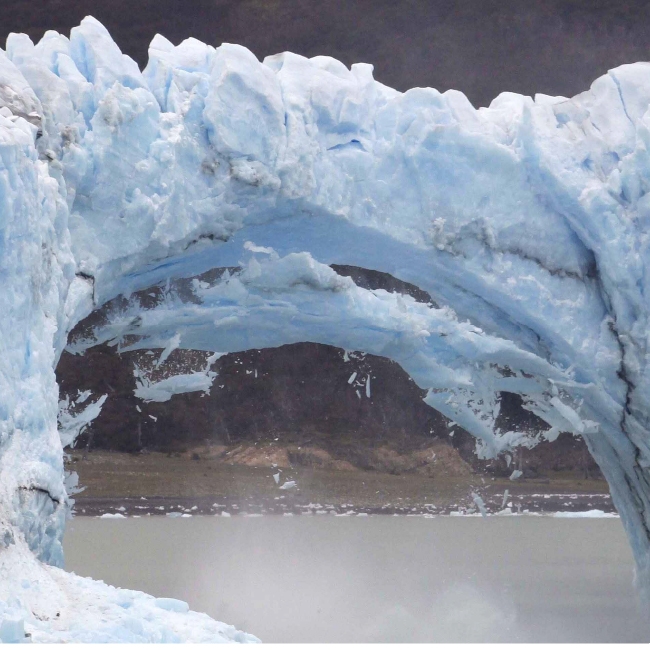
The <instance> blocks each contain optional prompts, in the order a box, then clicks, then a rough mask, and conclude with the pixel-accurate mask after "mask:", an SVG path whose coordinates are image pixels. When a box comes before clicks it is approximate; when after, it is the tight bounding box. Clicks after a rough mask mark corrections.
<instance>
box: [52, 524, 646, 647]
mask: <svg viewBox="0 0 650 650" xmlns="http://www.w3.org/2000/svg"><path fill="white" fill-rule="evenodd" d="M64 547H65V553H66V569H68V570H70V571H74V572H75V573H77V574H79V575H84V576H91V577H93V578H97V579H101V580H104V581H105V582H107V583H109V584H113V585H117V586H120V587H125V588H130V589H137V590H141V591H145V592H148V593H150V594H154V595H156V596H171V597H175V598H180V599H182V600H186V601H187V602H188V603H189V604H190V606H191V608H192V609H195V610H198V611H204V612H207V613H208V614H210V615H211V616H213V617H214V618H216V619H218V620H221V621H225V622H227V623H231V624H233V625H235V626H236V627H238V628H239V629H243V630H245V631H247V632H251V633H253V634H255V635H257V636H258V637H260V639H262V640H263V641H266V642H346V641H347V642H409V641H412V642H481V641H485V642H508V641H518V642H648V641H650V623H649V622H648V617H647V616H646V615H644V612H643V609H642V608H641V606H640V605H639V602H638V599H637V595H636V593H635V591H634V587H633V584H632V581H633V561H632V556H631V552H630V550H629V548H628V545H627V542H626V539H625V535H624V532H623V528H622V526H621V523H620V521H619V520H618V519H556V518H552V517H526V516H521V517H488V518H486V519H482V518H479V517H436V518H431V519H428V518H423V517H406V516H395V517H392V516H369V517H355V516H352V517H335V516H332V515H321V516H294V517H281V516H272V515H271V516H263V517H244V516H236V517H230V518H227V517H210V516H195V517H188V518H170V517H163V516H157V517H142V518H127V519H99V518H93V517H77V518H75V519H74V520H73V521H71V522H69V523H68V527H67V530H66V536H65V541H64Z"/></svg>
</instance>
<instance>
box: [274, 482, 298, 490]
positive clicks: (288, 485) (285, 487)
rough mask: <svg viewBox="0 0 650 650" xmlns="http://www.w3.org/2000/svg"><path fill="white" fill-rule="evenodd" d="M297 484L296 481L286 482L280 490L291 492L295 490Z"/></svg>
mask: <svg viewBox="0 0 650 650" xmlns="http://www.w3.org/2000/svg"><path fill="white" fill-rule="evenodd" d="M296 485H297V483H296V482H295V481H285V482H284V483H283V484H282V485H281V486H280V487H279V488H278V490H291V489H293V488H295V487H296Z"/></svg>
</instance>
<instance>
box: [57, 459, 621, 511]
mask: <svg viewBox="0 0 650 650" xmlns="http://www.w3.org/2000/svg"><path fill="white" fill-rule="evenodd" d="M68 469H73V470H75V471H77V472H78V473H79V476H80V483H81V485H84V486H86V489H85V491H84V492H82V493H81V494H79V495H78V496H77V497H76V504H75V513H76V514H77V515H80V516H100V515H102V514H106V513H122V514H124V515H127V516H134V515H164V514H168V513H178V514H202V515H208V514H209V515H215V514H221V513H222V512H227V513H228V514H231V515H235V514H244V513H246V514H249V515H260V514H280V515H282V514H303V513H304V514H310V513H311V514H315V513H318V514H325V513H327V512H332V513H334V514H339V515H340V514H346V513H348V512H354V513H362V514H363V513H365V514H385V515H396V514H397V515H408V514H412V515H425V514H449V513H452V512H458V511H461V512H465V511H468V510H469V511H472V510H477V506H476V504H475V502H474V498H473V496H472V494H473V493H474V494H477V495H479V496H480V498H481V499H482V501H483V502H484V504H485V509H486V511H487V512H488V513H496V512H499V511H500V510H501V509H502V505H503V503H504V493H505V491H506V490H508V497H507V498H506V499H505V503H506V507H508V506H509V507H510V508H511V509H512V511H513V512H522V513H523V512H525V511H529V512H531V513H542V512H556V511H571V512H577V511H585V510H592V509H599V510H603V511H605V512H614V506H613V504H612V500H611V497H610V495H609V493H608V490H607V484H606V483H605V482H604V481H602V480H594V479H583V478H581V477H580V476H579V475H576V474H575V473H574V474H570V473H553V474H552V475H550V476H547V477H543V478H538V479H519V480H517V481H510V480H508V479H507V478H496V477H489V476H484V475H479V474H463V475H450V474H446V475H444V474H443V475H439V476H435V477H430V476H425V475H421V474H417V473H415V474H414V473H410V474H399V475H395V474H386V473H381V472H377V471H365V470H354V471H351V470H332V469H318V468H309V467H288V468H287V467H284V468H277V467H272V466H266V467H250V466H246V465H230V464H227V463H222V462H214V461H209V460H207V461H206V460H202V461H193V460H191V459H189V458H187V457H173V456H169V455H166V454H160V453H158V454H146V455H133V454H123V453H117V452H93V453H92V454H89V455H88V457H87V459H85V460H81V459H79V460H77V462H72V463H68ZM274 475H278V476H277V479H278V483H276V481H275V478H274ZM288 481H295V482H296V485H295V487H291V488H289V489H285V490H282V489H280V487H281V486H282V485H283V484H284V483H285V482H288Z"/></svg>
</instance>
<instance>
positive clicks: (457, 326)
mask: <svg viewBox="0 0 650 650" xmlns="http://www.w3.org/2000/svg"><path fill="white" fill-rule="evenodd" d="M0 89H2V90H0V276H1V277H2V284H1V286H0V315H1V316H0V340H1V341H2V343H3V352H2V355H0V540H2V542H1V545H2V548H1V549H0V578H1V579H0V612H1V613H0V616H1V617H2V620H3V621H5V620H6V621H10V622H11V621H14V622H16V621H19V620H20V621H23V623H24V629H25V631H26V632H27V633H29V634H31V635H32V638H33V639H35V640H66V641H73V640H169V639H173V640H204V639H208V638H210V639H212V640H254V639H253V638H252V637H248V636H245V635H243V634H242V633H238V632H236V631H234V630H233V629H232V628H229V627H228V626H225V625H223V624H218V623H215V622H213V621H210V619H208V618H207V617H205V616H203V615H200V614H195V613H192V612H185V613H184V612H177V611H173V612H169V611H167V610H161V609H160V608H159V607H157V606H156V605H155V600H154V599H153V598H152V597H149V596H145V595H143V594H136V593H135V592H128V591H125V590H118V589H113V588H112V587H107V586H106V585H104V584H102V583H99V582H95V581H92V580H90V579H86V578H79V577H77V576H73V575H71V574H67V573H64V572H63V571H62V570H61V569H59V568H56V567H60V566H61V565H62V564H63V555H62V548H61V537H62V535H63V530H64V524H65V518H66V512H67V506H68V504H69V494H68V491H67V488H66V477H65V476H64V471H63V454H62V444H68V443H70V442H71V438H72V437H73V436H74V435H75V431H78V430H80V429H81V428H82V426H83V423H84V418H85V422H86V423H87V422H88V419H87V418H89V417H90V416H91V415H92V413H93V411H91V412H88V413H87V414H85V415H84V416H83V417H82V419H78V420H75V421H74V422H73V421H72V420H70V421H69V422H68V425H69V426H68V425H66V423H65V422H62V428H61V433H59V431H58V430H57V413H58V411H59V404H58V390H57V386H56V381H55V375H54V368H55V367H56V364H57V361H58V359H59V356H60V355H61V353H62V351H63V350H64V348H66V346H68V349H70V350H71V351H72V352H82V351H83V350H84V349H85V348H87V347H90V346H92V345H94V344H97V343H100V342H103V341H108V342H111V343H114V344H116V343H117V344H119V345H120V346H121V349H149V350H151V349H160V350H162V354H161V355H160V356H159V357H158V363H159V365H160V364H163V363H164V362H165V359H166V355H169V354H171V352H172V351H173V350H174V349H176V348H177V347H183V348H190V349H197V350H205V351H209V352H216V351H219V352H220V353H221V352H236V351H241V350H246V349H250V348H263V347H273V346H279V345H284V344H287V343H294V342H299V341H313V342H320V343H325V344H329V345H333V346H337V347H339V348H341V349H343V350H359V351H363V352H365V353H372V354H377V355H382V356H385V357H388V358H390V359H392V360H394V361H396V362H397V363H400V364H401V365H402V367H403V368H404V369H405V370H406V371H407V372H408V373H409V374H410V376H411V377H412V378H413V380H414V381H415V382H416V383H417V384H418V385H419V386H420V387H421V388H423V389H425V390H426V391H427V393H426V398H425V401H426V402H427V403H428V404H429V405H431V406H432V407H434V408H436V409H438V410H439V411H441V412H442V413H443V414H444V415H446V416H447V417H449V418H450V419H451V420H453V421H454V422H455V423H457V424H458V425H459V426H461V427H464V428H465V429H467V430H468V431H470V432H472V433H473V434H474V435H475V436H476V437H477V452H478V453H479V454H481V455H482V456H493V455H495V454H497V453H500V452H507V451H511V450H512V449H514V448H515V447H517V446H520V445H524V446H532V445H534V444H535V443H536V442H537V438H536V437H534V436H530V435H525V434H522V433H521V432H517V431H499V430H496V428H495V422H496V420H497V416H498V414H499V408H500V401H499V396H500V393H501V392H502V391H509V392H513V393H518V394H519V395H521V396H522V397H523V400H524V405H525V407H526V408H528V409H529V410H531V411H532V412H534V413H536V414H537V415H539V416H540V417H541V418H543V419H544V420H545V421H546V422H547V423H548V424H549V426H550V427H551V429H550V435H557V433H558V432H559V431H571V432H573V433H575V434H580V435H582V436H584V438H585V440H586V442H587V445H588V447H589V449H590V451H591V453H592V455H593V456H594V458H595V459H596V461H597V462H598V464H599V465H600V467H601V469H602V471H603V473H604V475H605V476H606V478H607V480H608V481H609V484H610V487H611V491H612V497H613V500H614V503H615V505H616V507H617V509H618V511H619V513H620V515H621V520H622V522H623V524H624V526H625V528H626V531H627V534H628V537H629V539H630V543H631V546H632V549H633V551H634V554H635V558H636V562H637V568H638V571H637V575H638V580H639V584H640V586H642V587H644V588H646V589H647V588H648V586H650V539H649V533H648V531H649V530H650V472H649V468H650V433H649V430H648V427H649V426H650V406H649V405H650V367H649V365H648V363H647V360H648V358H649V357H648V335H647V333H648V331H650V327H649V323H648V315H649V313H650V303H649V301H650V292H646V291H645V287H646V286H647V285H648V283H649V282H650V278H649V266H648V263H649V261H650V257H649V255H648V246H649V245H650V238H649V237H648V226H649V224H650V198H649V197H650V153H649V152H650V111H648V106H649V104H650V64H647V63H637V64H633V65H624V66H621V67H619V68H616V69H615V70H611V71H610V72H608V73H607V74H606V75H604V76H602V77H601V78H599V79H597V80H596V81H595V82H594V83H593V84H592V86H591V88H590V89H589V90H587V91H585V92H584V93H582V94H580V95H577V96H576V97H574V98H572V99H566V98H551V97H548V96H545V95H537V96H536V97H534V98H531V97H523V96H520V95H515V94H512V93H503V94H501V95H500V96H499V97H497V98H496V99H495V100H494V101H493V102H492V103H491V105H490V106H489V107H486V108H479V109H476V108H474V107H473V106H472V105H471V104H470V102H469V101H468V100H467V99H466V98H465V97H464V95H462V94H461V93H459V92H456V91H447V92H445V93H439V92H438V91H436V90H434V89H430V88H428V89H427V88H415V89H412V90H410V91H408V92H405V93H399V92H397V91H395V90H392V89H390V88H387V87H386V86H384V85H382V84H380V83H378V82H376V81H374V79H373V77H372V66H370V65H366V64H356V65H353V66H352V67H351V68H349V69H348V68H347V67H346V66H345V65H343V64H342V63H340V62H338V61H335V60H334V59H331V58H329V57H326V56H317V57H314V58H312V59H307V58H305V57H302V56H298V55H295V54H291V53H283V54H279V55H275V56H271V57H267V58H266V59H265V60H264V61H262V62H260V61H258V60H257V59H256V57H255V56H254V55H253V54H252V53H251V52H250V51H248V50H247V49H245V48H243V47H240V46H237V45H230V44H223V45H221V46H220V47H218V48H214V47H212V46H209V45H205V44H203V43H200V42H199V41H196V40H194V39H188V40H186V41H184V42H183V43H181V44H180V45H178V46H174V45H173V44H172V43H170V42H169V41H168V40H166V39H165V38H163V37H162V36H156V37H155V38H154V40H153V42H152V43H151V47H150V53H149V63H148V65H147V67H146V68H145V70H144V71H143V72H141V71H140V70H139V69H138V67H137V65H136V64H135V63H134V61H133V60H131V59H130V58H129V57H127V56H124V55H122V53H121V52H120V51H119V49H118V47H117V45H116V44H115V43H114V42H113V40H112V39H111V37H110V35H109V34H108V32H107V31H106V29H105V28H104V27H103V26H102V25H101V24H100V23H98V22H97V21H96V20H94V19H92V18H86V19H84V21H83V22H82V24H81V25H80V26H79V27H76V28H75V29H73V30H72V32H71V34H70V37H69V38H68V37H66V36H63V35H60V34H57V33H56V32H53V31H50V32H47V33H46V34H45V36H44V37H43V38H42V40H41V41H40V42H39V43H37V44H34V43H32V41H31V40H30V39H29V38H28V37H27V36H26V35H21V34H12V35H10V37H9V38H8V40H7V45H6V50H5V52H2V51H0ZM330 264H347V265H353V266H358V267H363V268H369V269H375V270H378V271H382V272H385V273H389V274H392V275H393V276H395V277H396V278H398V279H400V280H403V281H406V282H409V283H412V284H414V285H416V286H418V287H420V288H421V289H422V290H425V291H427V292H428V293H429V294H430V295H431V297H432V302H431V303H430V304H422V303H418V302H416V301H415V300H414V299H413V298H411V297H409V296H401V295H396V294H391V293H387V292H385V291H382V290H367V289H363V288H361V287H358V286H357V285H355V283H354V282H353V281H352V279H351V278H349V277H342V276H339V275H338V274H337V273H336V272H335V271H334V270H333V269H332V268H331V267H330V266H329V265H330ZM226 268H227V269H228V270H226V271H225V272H223V273H217V274H213V275H208V276H205V277H212V278H216V279H212V280H210V281H203V280H201V281H192V282H189V283H188V286H190V287H191V290H190V289H188V290H187V291H186V292H185V295H181V293H180V292H176V293H175V292H174V291H172V290H171V289H170V290H169V291H166V292H165V299H164V300H163V301H161V302H159V303H157V304H156V305H155V306H154V307H153V308H152V309H149V310H144V309H143V308H142V306H141V305H140V303H139V301H138V300H137V299H136V298H135V297H134V293H135V292H137V291H140V290H147V289H148V288H149V287H152V286H154V285H161V286H165V287H169V286H170V283H171V282H173V281H174V280H180V279H184V278H185V279H188V280H189V279H191V278H194V279H195V280H196V278H197V276H199V275H201V274H203V273H205V272H207V271H210V270H212V269H226ZM188 292H189V294H188ZM120 295H122V296H124V301H123V302H124V305H123V307H122V308H120V309H119V310H115V311H114V312H112V313H111V314H109V318H107V319H106V321H105V322H102V323H99V324H98V326H97V328H96V329H95V331H93V332H92V334H91V335H89V336H88V337H87V338H79V339H75V340H72V341H68V335H69V333H70V332H71V330H72V329H73V327H74V326H75V324H76V323H78V322H79V321H80V320H81V319H82V318H84V317H85V316H87V315H88V314H90V313H91V312H92V311H93V310H94V309H96V308H98V307H100V306H102V305H104V304H105V303H107V302H108V301H109V300H111V299H113V298H115V297H117V296H120ZM345 358H349V356H348V355H347V353H346V357H345ZM213 379H214V377H213V376H212V375H211V374H210V371H209V370H208V369H206V371H205V372H199V373H193V374H191V375H181V376H179V377H175V378H174V377H172V378H171V379H170V380H169V381H168V380H162V381H161V382H151V381H150V380H149V379H148V378H147V377H146V376H142V377H140V378H139V380H140V381H139V386H138V391H139V396H140V397H141V398H142V399H145V400H155V401H163V400H165V399H168V398H169V396H171V395H172V394H174V393H176V392H183V391H188V390H201V391H207V390H209V388H210V386H211V383H212V381H213ZM365 388H366V391H367V393H366V396H367V397H370V380H369V378H367V379H366V386H365ZM357 394H358V396H359V398H361V393H359V392H358V391H357ZM91 406H92V407H93V408H94V412H98V409H99V408H100V407H101V404H99V402H95V403H94V404H93V405H91ZM75 412H76V410H75ZM84 413H85V411H84ZM68 485H69V486H71V483H70V482H68ZM23 580H27V581H28V583H30V584H33V585H35V586H34V588H33V589H31V590H27V591H26V590H24V589H23V588H22V587H21V586H20V585H22V584H23V582H21V581H23ZM123 603H128V607H125V606H124V605H123ZM57 613H58V616H57ZM36 614H38V616H37V615H36ZM3 624H4V623H3ZM2 629H3V630H4V629H7V630H16V629H19V623H16V626H14V625H13V623H7V625H6V626H5V627H3V628H2ZM20 629H22V628H20ZM3 634H5V632H3ZM6 634H7V635H10V634H15V632H11V631H8V632H6Z"/></svg>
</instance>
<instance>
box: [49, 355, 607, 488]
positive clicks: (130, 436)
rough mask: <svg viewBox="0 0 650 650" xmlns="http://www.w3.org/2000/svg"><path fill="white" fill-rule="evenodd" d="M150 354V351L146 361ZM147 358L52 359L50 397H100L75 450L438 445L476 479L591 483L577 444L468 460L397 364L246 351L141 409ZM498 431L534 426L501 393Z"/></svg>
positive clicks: (179, 358)
mask: <svg viewBox="0 0 650 650" xmlns="http://www.w3.org/2000/svg"><path fill="white" fill-rule="evenodd" d="M160 352H161V351H160V350H156V351H154V355H155V357H154V358H157V357H158V355H159V354H160ZM147 354H148V353H147V352H142V351H140V352H128V353H123V354H118V353H117V352H116V349H115V348H112V347H109V346H106V345H103V346H98V347H95V348H91V349H90V350H88V351H87V352H86V354H85V355H83V356H75V355H71V354H68V353H64V354H63V356H62V358H61V361H60V363H59V366H58V368H57V377H58V379H59V383H60V386H61V392H62V394H71V395H75V394H76V392H77V391H78V390H86V389H91V390H92V391H93V393H95V394H98V395H101V394H105V393H106V394H108V399H107V400H106V403H105V405H104V408H103V409H102V412H101V414H100V416H99V417H98V418H97V420H95V422H94V423H93V424H92V425H91V427H90V429H89V430H88V431H86V432H85V433H84V434H83V435H82V437H81V439H80V441H79V442H78V443H77V447H79V448H91V449H93V448H103V449H113V450H119V451H131V452H137V451H141V450H143V449H148V450H159V451H184V450H188V449H192V448H193V447H196V446H199V445H205V444H206V443H208V444H215V445H227V446H230V447H232V446H233V445H239V444H242V443H253V442H270V441H275V440H276V439H277V440H279V441H280V443H281V444H287V445H306V446H310V447H316V448H321V449H324V450H326V451H327V452H328V453H330V454H331V455H332V457H334V458H336V459H341V460H345V461H349V462H351V463H352V464H353V465H354V466H356V467H360V468H371V467H372V464H371V463H370V461H369V460H368V459H369V457H370V455H371V454H372V453H373V451H374V450H377V449H378V448H380V447H388V448H390V449H394V450H396V451H397V452H399V453H411V452H417V451H418V450H420V449H424V448H426V447H428V446H429V445H431V444H432V442H444V443H445V444H448V445H450V446H453V447H454V448H456V449H457V451H458V452H459V453H460V456H461V457H462V458H463V459H464V460H465V461H466V462H468V463H470V465H472V467H473V468H474V469H475V470H476V471H479V472H489V473H496V474H509V473H510V472H512V469H513V468H514V467H515V466H518V467H519V466H521V468H522V469H524V470H526V472H527V473H528V474H529V475H531V476H537V475H543V474H544V473H545V472H549V471H554V470H580V471H582V472H585V473H587V472H588V473H590V474H591V475H594V474H596V473H597V469H596V467H595V465H594V463H593V461H592V460H591V458H590V457H589V455H588V452H587V450H586V448H585V446H584V443H583V442H582V441H581V440H580V439H577V438H573V437H572V436H570V435H568V434H564V435H562V436H561V437H560V438H559V439H558V440H557V441H556V442H554V443H552V444H551V443H548V442H544V443H542V444H540V445H538V447H536V448H535V449H533V450H523V451H521V452H519V454H518V457H515V458H514V459H513V460H512V462H513V463H514V465H513V464H512V463H509V462H507V459H506V458H500V459H497V460H496V461H479V460H478V459H477V458H476V456H475V454H474V448H475V441H474V438H473V437H472V436H470V435H469V434H468V433H467V432H465V431H463V430H462V429H460V428H458V427H450V426H449V422H448V420H447V419H446V418H444V417H443V416H442V415H441V414H440V413H438V412H437V411H435V410H434V409H432V408H431V407H429V406H427V405H426V404H425V403H424V402H423V401H422V397H423V396H424V391H422V390H421V389H420V388H419V387H418V386H417V385H416V384H415V383H414V382H413V381H412V380H411V378H410V377H409V376H408V375H407V374H406V373H405V372H404V371H403V370H402V369H401V368H400V366H398V365H397V364H396V363H394V362H392V361H389V360H387V359H383V358H381V357H375V356H372V355H365V354H362V353H355V352H345V351H343V350H340V349H337V348H333V347H330V346H325V345H318V344H314V343H299V344H294V345H287V346H283V347H280V348H276V349H267V350H249V351H247V352H244V353H238V354H229V355H226V356H224V357H222V358H221V359H219V360H218V361H217V362H216V363H215V364H214V365H213V366H212V370H214V371H216V372H217V373H218V374H217V377H216V378H215V380H214V383H213V386H212V389H211V391H210V394H209V395H204V394H202V393H188V394H184V395H174V396H173V397H172V398H171V399H170V400H169V401H167V402H161V403H156V402H149V403H144V402H142V401H141V400H139V399H137V398H136V397H134V395H133V390H134V389H135V387H136V386H135V379H134V376H133V364H134V363H136V364H138V365H141V364H142V361H143V356H145V355H147ZM197 355H199V356H200V353H194V352H192V351H183V350H176V351H174V352H173V353H172V354H171V355H170V357H169V359H168V361H167V362H166V363H167V364H170V366H176V367H181V368H182V367H187V366H188V365H191V363H192V362H193V361H194V362H195V361H196V358H195V357H197ZM201 358H202V357H201ZM354 373H356V377H354V379H352V382H350V380H351V378H352V376H353V375H354ZM368 377H370V386H371V388H370V397H367V394H366V386H365V382H366V380H367V378H368ZM138 408H139V409H140V411H138ZM502 424H503V426H509V427H513V428H520V429H521V428H523V429H526V430H538V429H539V427H540V426H542V424H541V422H540V421H539V420H538V419H537V418H535V416H533V415H532V414H530V413H528V412H527V411H524V410H523V409H522V408H521V402H520V400H519V398H518V397H517V396H515V395H509V394H505V395H504V396H503V402H502ZM452 434H453V435H452Z"/></svg>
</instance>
